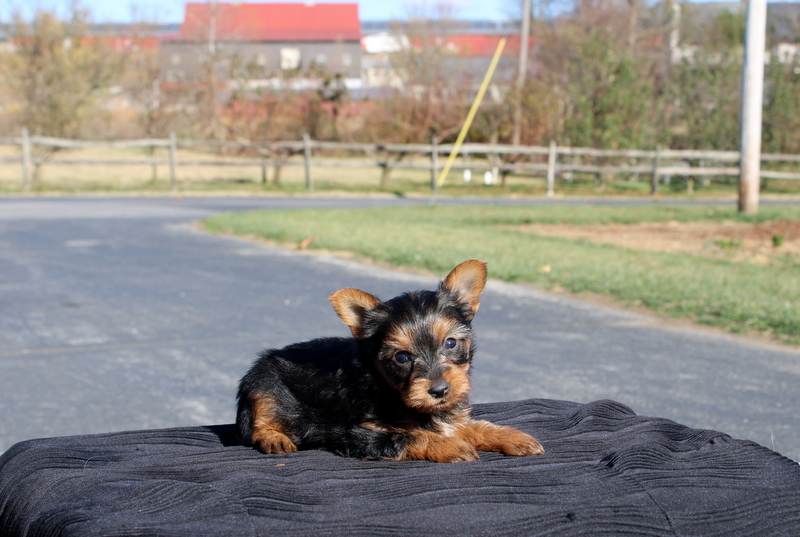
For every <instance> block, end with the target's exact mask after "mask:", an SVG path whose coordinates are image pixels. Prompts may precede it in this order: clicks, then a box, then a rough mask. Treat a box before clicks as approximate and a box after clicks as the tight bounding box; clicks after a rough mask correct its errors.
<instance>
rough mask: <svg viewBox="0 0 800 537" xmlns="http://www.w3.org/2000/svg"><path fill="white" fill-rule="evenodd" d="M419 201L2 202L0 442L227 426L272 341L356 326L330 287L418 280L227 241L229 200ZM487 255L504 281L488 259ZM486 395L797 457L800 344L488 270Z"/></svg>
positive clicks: (394, 285) (483, 325) (390, 285)
mask: <svg viewBox="0 0 800 537" xmlns="http://www.w3.org/2000/svg"><path fill="white" fill-rule="evenodd" d="M408 203H413V202H412V201H409V200H331V199H294V200H281V199H252V198H245V199H235V198H227V199H223V198H219V199H207V198H200V199H192V198H187V199H184V200H182V201H176V200H172V199H169V198H152V199H145V198H135V199H134V198H131V199H127V198H115V199H92V198H78V199H70V198H65V199H57V198H52V199H38V198H27V199H26V198H16V199H14V198H7V199H0V416H2V418H0V452H2V451H4V450H5V449H7V448H8V447H10V446H11V445H12V444H13V443H15V442H17V441H19V440H23V439H27V438H36V437H43V436H52V435H67V434H78V433H93V432H103V431H118V430H125V429H139V428H155V427H170V426H181V425H195V424H209V423H229V422H232V421H233V419H234V393H235V387H236V383H237V381H238V379H239V378H240V376H241V375H242V374H243V373H244V372H245V370H246V369H247V368H248V366H249V365H250V363H251V362H252V360H253V359H254V357H255V355H256V353H257V352H258V350H259V349H261V348H262V347H266V346H280V345H284V344H287V343H290V342H294V341H298V340H302V339H306V338H311V337H318V336H324V335H346V334H347V333H348V330H347V328H346V327H345V326H344V325H343V324H342V323H341V322H340V321H339V320H338V318H337V317H336V316H335V314H334V313H333V311H332V310H331V308H330V306H329V305H328V303H327V300H326V297H327V296H328V294H330V293H331V292H332V291H333V290H335V289H338V288H340V287H347V286H356V287H361V288H363V289H365V290H368V291H370V292H372V293H375V294H377V295H378V296H381V297H384V298H387V297H391V296H394V295H395V294H397V293H399V292H402V291H404V290H409V289H416V288H420V287H425V286H431V285H434V284H435V283H436V282H435V280H433V279H431V278H423V277H417V276H411V275H408V274H403V273H400V272H392V271H386V270H381V269H376V268H371V267H365V266H361V265H358V264H355V263H351V262H346V261H341V260H336V259H329V258H324V257H320V256H311V255H304V254H298V253H292V252H286V251H282V250H278V249H275V248H270V247H267V246H262V245H257V244H252V243H249V242H246V241H243V240H238V239H231V238H224V237H216V236H211V235H207V234H204V233H201V232H198V231H196V230H194V229H193V228H192V227H191V226H190V225H189V223H190V222H191V221H193V220H196V219H199V218H202V217H204V216H207V215H210V214H214V213H216V212H219V211H221V210H237V209H249V208H255V207H268V208H279V207H289V206H321V207H324V206H352V207H363V206H375V205H381V204H408ZM488 261H489V268H490V275H491V260H488ZM475 327H476V331H477V334H478V338H479V339H478V344H479V354H478V356H477V359H476V364H475V373H474V380H475V388H474V391H473V396H474V397H473V399H474V400H475V401H476V402H485V401H499V400H514V399H521V398H528V397H545V398H554V399H566V400H572V401H581V402H588V401H591V400H595V399H600V398H612V399H615V400H617V401H621V402H623V403H625V404H627V405H629V406H631V407H632V408H633V409H634V410H635V411H637V412H638V413H640V414H646V415H657V416H662V417H667V418H671V419H674V420H676V421H679V422H682V423H685V424H687V425H690V426H694V427H703V428H713V429H717V430H722V431H725V432H727V433H730V434H731V435H733V436H735V437H739V438H749V439H752V440H755V441H757V442H759V443H761V444H763V445H766V446H767V447H770V448H774V449H776V450H777V451H779V452H781V453H783V454H784V455H786V456H789V457H791V458H793V459H794V460H798V461H800V413H798V412H797V409H798V408H800V353H796V352H793V351H790V350H784V349H779V348H766V347H760V346H756V345H753V344H748V343H743V342H741V341H738V340H733V339H730V338H725V337H719V336H714V335H709V334H707V333H703V332H696V331H691V330H679V329H670V328H663V327H660V326H657V325H656V324H654V323H652V321H650V320H649V319H647V318H644V317H641V316H638V315H634V314H631V313H626V312H619V311H614V310H609V309H604V308H598V307H594V306H588V305H585V304H581V303H576V302H572V301H569V300H565V299H561V298H554V297H552V296H549V295H546V294H543V293H538V292H535V291H532V290H529V289H526V288H523V287H519V286H515V285H509V284H503V283H500V282H490V284H489V286H488V287H487V290H486V292H485V294H484V297H483V300H482V307H481V311H480V312H479V314H478V316H477V318H476V321H475Z"/></svg>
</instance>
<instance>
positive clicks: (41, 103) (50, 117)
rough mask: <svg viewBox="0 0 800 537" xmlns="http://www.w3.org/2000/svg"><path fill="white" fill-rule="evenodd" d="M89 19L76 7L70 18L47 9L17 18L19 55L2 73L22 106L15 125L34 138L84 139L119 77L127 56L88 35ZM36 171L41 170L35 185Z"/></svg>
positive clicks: (12, 35)
mask: <svg viewBox="0 0 800 537" xmlns="http://www.w3.org/2000/svg"><path fill="white" fill-rule="evenodd" d="M88 19H89V13H88V11H86V10H84V9H81V8H79V7H78V6H77V5H76V4H73V9H72V13H71V15H70V18H69V19H67V20H61V19H60V18H59V17H58V16H57V15H55V14H54V13H52V12H49V11H38V12H36V14H35V16H34V17H33V20H31V21H26V20H24V19H23V18H22V17H21V16H20V15H16V16H15V18H14V23H13V24H12V25H11V28H10V32H9V34H10V38H11V41H12V42H13V43H14V45H15V47H16V51H15V53H14V54H10V55H7V56H6V58H5V60H6V65H5V68H4V69H2V71H3V76H4V78H5V82H6V84H7V85H8V87H9V88H10V90H11V92H12V94H13V96H14V98H15V99H16V102H17V105H18V109H19V114H18V116H17V117H16V118H15V122H16V124H17V125H20V126H26V127H27V128H28V129H29V131H30V132H31V134H33V135H46V136H57V137H62V138H78V137H81V136H82V135H83V134H84V132H83V128H84V126H85V125H86V124H87V121H88V120H90V119H92V118H93V117H96V116H97V115H99V114H100V113H101V112H102V106H101V103H100V101H101V97H102V96H103V95H105V92H106V90H107V89H108V87H109V86H110V85H111V84H112V83H113V82H114V81H115V80H117V77H118V76H119V75H120V73H121V70H122V66H123V64H124V60H125V57H124V55H121V54H119V53H115V52H113V51H110V50H108V49H107V48H106V47H105V46H104V42H103V40H102V39H99V38H97V37H95V36H90V35H89V34H88V32H87V29H88V24H87V22H88ZM39 150H40V151H41V148H40V149H39ZM49 151H50V152H52V151H53V150H52V149H51V150H49ZM39 156H40V158H44V157H47V156H49V154H48V153H43V154H40V155H39ZM38 172H39V170H38V167H37V169H36V171H35V173H34V183H35V182H36V181H37V180H38Z"/></svg>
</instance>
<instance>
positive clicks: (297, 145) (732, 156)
mask: <svg viewBox="0 0 800 537" xmlns="http://www.w3.org/2000/svg"><path fill="white" fill-rule="evenodd" d="M0 145H11V146H18V147H20V149H21V151H20V156H19V157H0V163H4V164H15V163H16V164H20V165H21V167H22V179H23V185H22V186H23V189H26V190H27V189H30V188H31V184H32V181H31V177H32V173H33V167H38V166H42V165H45V164H47V165H66V166H74V165H106V166H108V165H115V166H116V165H120V166H122V165H124V166H129V165H142V166H164V165H168V166H169V170H170V185H171V186H172V188H173V189H177V188H178V177H177V169H178V168H179V167H180V166H220V167H225V166H237V167H249V166H252V167H260V168H261V171H262V181H263V182H266V177H267V172H266V170H267V167H268V166H272V167H274V168H275V169H276V174H277V173H278V171H279V169H280V168H281V167H283V166H304V174H305V182H306V187H307V188H308V189H309V190H313V188H314V183H313V178H312V167H350V168H381V169H383V170H384V173H388V171H389V170H391V169H406V170H430V172H431V188H434V189H435V188H436V185H435V183H436V177H437V175H438V172H439V171H440V170H441V168H442V164H441V162H442V160H440V159H439V157H440V156H447V155H449V154H450V152H451V151H452V150H453V144H438V143H436V141H435V140H432V143H431V144H379V143H346V142H324V141H317V140H312V139H311V138H310V137H309V136H308V135H306V136H304V137H303V140H299V141H278V142H260V143H259V142H252V141H238V142H220V141H203V140H178V139H177V137H176V136H175V135H174V133H170V136H169V138H166V139H161V138H145V139H138V140H113V141H108V140H69V139H62V138H52V137H47V136H29V135H28V130H27V129H25V128H23V129H22V132H21V136H20V137H19V138H0ZM34 147H43V148H51V149H56V150H64V149H88V148H113V149H130V148H150V149H152V150H155V149H156V148H166V149H167V150H168V158H155V157H151V158H148V157H146V156H144V157H142V158H138V159H119V158H117V159H114V158H110V159H59V158H53V157H52V156H51V157H49V158H42V157H36V156H35V152H34V151H33V148H34ZM180 148H184V149H195V148H216V149H226V150H227V149H233V150H237V151H248V150H249V151H251V152H255V153H256V154H257V155H258V157H257V158H240V159H238V160H236V161H230V160H219V159H216V160H185V159H180V158H178V149H180ZM315 151H316V152H317V153H319V152H320V151H338V152H359V153H363V154H364V156H365V157H368V159H367V160H352V159H348V160H341V159H339V160H336V159H330V158H328V159H325V158H320V156H319V154H317V155H316V156H315V155H314V152H315ZM460 153H461V154H462V155H463V156H464V160H463V161H462V162H457V163H454V164H453V166H452V168H454V169H462V170H474V169H477V170H481V169H486V170H488V171H491V173H492V176H493V177H494V178H496V177H497V175H498V174H500V173H501V172H502V173H503V174H507V173H514V172H516V173H526V172H527V173H544V174H545V177H546V182H547V193H548V195H552V194H553V192H554V189H555V178H556V176H557V175H559V174H560V175H561V176H562V177H564V178H566V180H568V181H569V180H571V177H572V174H575V173H585V174H595V175H597V176H601V175H609V174H610V175H617V174H627V175H629V176H631V177H633V178H634V180H638V177H639V176H640V175H644V176H650V178H651V193H652V194H655V193H656V192H657V189H658V182H659V180H660V179H661V178H669V177H671V176H680V177H684V178H689V177H691V178H694V177H705V178H707V177H713V176H716V177H719V176H738V175H739V166H738V161H739V153H738V152H736V151H702V150H677V149H663V148H660V147H656V148H654V149H653V150H640V149H634V150H606V149H593V148H580V147H559V146H557V145H556V144H555V143H551V144H550V146H549V147H540V146H518V145H496V144H495V145H492V144H476V143H469V144H463V145H462V146H461V150H460ZM392 154H394V155H396V158H395V159H394V160H392V159H391V158H390V155H392ZM293 155H301V156H302V161H301V162H298V161H291V160H290V158H291V157H292V156H293ZM409 155H411V156H414V157H424V156H427V157H428V162H426V163H418V162H417V163H415V162H403V158H404V157H405V156H409ZM474 156H483V157H485V158H486V160H485V161H481V162H476V161H474V160H470V161H468V159H470V158H471V157H474ZM503 157H505V160H504V158H503ZM531 157H547V158H546V159H545V160H544V161H543V162H533V161H530V160H528V159H530V158H531ZM583 158H589V159H597V160H601V161H605V162H600V163H598V162H595V163H591V164H587V163H582V162H581V159H583ZM615 159H616V160H617V161H618V160H620V159H622V160H623V161H622V162H613V163H612V162H608V161H614V160H615ZM761 161H762V163H769V162H782V163H800V155H785V154H768V153H764V154H762V155H761ZM707 164H708V165H707ZM720 164H723V165H720ZM725 164H728V165H725ZM730 164H733V165H730ZM761 177H762V178H765V179H783V180H800V173H795V172H787V171H777V170H774V171H773V170H762V171H761Z"/></svg>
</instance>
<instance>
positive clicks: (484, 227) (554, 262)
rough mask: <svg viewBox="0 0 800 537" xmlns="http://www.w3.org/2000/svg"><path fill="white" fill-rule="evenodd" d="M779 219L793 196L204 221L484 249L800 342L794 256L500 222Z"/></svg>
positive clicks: (402, 257) (381, 255)
mask: <svg viewBox="0 0 800 537" xmlns="http://www.w3.org/2000/svg"><path fill="white" fill-rule="evenodd" d="M777 219H786V220H800V207H798V206H765V207H762V210H761V211H760V213H759V215H758V216H755V217H746V216H739V215H738V214H737V213H736V212H735V210H734V209H733V208H732V207H710V206H670V207H666V206H665V207H658V206H656V207H653V206H646V207H629V206H626V207H609V206H605V207H604V206H546V207H476V206H470V207H442V206H437V207H414V208H381V209H366V210H292V211H256V212H246V213H234V214H224V215H218V216H215V217H212V218H209V219H208V220H206V221H205V222H204V225H205V227H206V229H208V230H209V231H212V232H221V233H234V234H251V235H254V236H257V237H263V238H266V239H270V240H274V241H278V242H280V243H289V244H298V243H299V242H300V241H302V240H303V239H306V238H308V237H313V238H314V241H313V243H312V244H311V246H310V248H312V249H313V248H324V249H328V250H335V251H348V252H353V253H355V254H356V255H357V256H359V257H362V258H369V259H372V260H375V261H378V262H381V263H387V264H391V265H400V266H408V267H412V268H415V269H422V270H426V271H431V272H433V273H436V274H440V275H441V274H445V273H446V272H447V271H448V270H449V269H451V268H452V267H453V266H455V265H456V264H457V263H459V262H461V261H463V260H465V259H470V258H477V259H483V260H486V261H488V262H489V274H490V277H492V278H497V279H501V280H505V281H510V282H529V283H533V284H536V285H538V286H541V287H543V288H555V287H562V288H565V289H568V290H570V291H573V292H584V291H589V292H593V293H600V294H604V295H608V296H611V297H614V298H616V299H618V300H621V301H624V302H625V303H628V304H631V305H643V306H646V307H647V308H650V309H651V310H653V311H655V312H658V313H661V314H664V315H668V316H672V317H681V318H689V319H692V320H694V321H697V322H700V323H704V324H709V325H713V326H720V327H724V328H726V329H728V330H730V331H732V332H757V333H761V334H766V335H772V336H774V337H777V338H778V339H780V340H783V341H786V342H789V343H800V263H798V262H797V260H796V259H795V258H792V257H790V256H786V258H785V261H784V262H783V263H782V264H781V266H778V265H769V266H757V265H753V264H750V263H748V262H744V263H742V262H732V261H727V260H720V259H708V258H704V257H698V256H694V255H690V254H683V253H657V252H643V251H634V250H629V249H625V248H620V247H616V246H609V245H600V244H595V243H591V242H587V241H572V240H566V239H558V238H547V237H540V236H536V235H531V234H526V233H522V232H519V231H515V230H512V229H506V228H504V227H501V226H508V225H515V224H525V223H556V224H557V223H571V224H581V225H589V224H613V223H616V224H625V223H633V222H664V221H671V220H674V221H679V222H689V221H703V220H704V221H723V220H736V221H747V222H755V221H766V220H777ZM544 267H549V269H546V268H544Z"/></svg>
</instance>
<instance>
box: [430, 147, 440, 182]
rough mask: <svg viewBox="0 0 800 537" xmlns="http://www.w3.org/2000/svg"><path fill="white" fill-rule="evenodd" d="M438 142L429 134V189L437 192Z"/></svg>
mask: <svg viewBox="0 0 800 537" xmlns="http://www.w3.org/2000/svg"><path fill="white" fill-rule="evenodd" d="M438 171H439V143H438V141H437V140H436V136H431V191H432V192H433V193H434V194H436V193H438V192H439V177H438Z"/></svg>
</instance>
